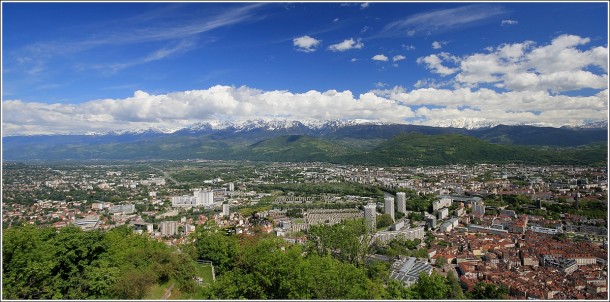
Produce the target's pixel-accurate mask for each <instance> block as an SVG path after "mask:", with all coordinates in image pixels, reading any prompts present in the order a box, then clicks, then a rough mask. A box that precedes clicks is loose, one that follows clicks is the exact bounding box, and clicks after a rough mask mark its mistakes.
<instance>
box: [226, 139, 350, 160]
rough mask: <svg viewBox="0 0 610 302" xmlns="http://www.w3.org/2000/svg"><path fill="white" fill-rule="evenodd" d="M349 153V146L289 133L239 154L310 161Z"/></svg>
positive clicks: (257, 157)
mask: <svg viewBox="0 0 610 302" xmlns="http://www.w3.org/2000/svg"><path fill="white" fill-rule="evenodd" d="M349 153H350V150H349V149H348V148H347V147H345V146H342V145H339V144H336V143H332V142H330V141H328V140H325V139H321V138H316V137H311V136H306V135H288V136H279V137H275V138H271V139H268V140H263V141H260V142H257V143H255V144H252V145H250V146H248V147H247V148H244V149H242V150H240V151H239V152H238V153H237V154H238V155H240V156H241V157H243V158H246V159H251V160H265V161H295V162H309V161H329V160H330V159H331V158H333V157H334V156H338V155H346V154H349Z"/></svg>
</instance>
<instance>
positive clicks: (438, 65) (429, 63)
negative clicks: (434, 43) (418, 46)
mask: <svg viewBox="0 0 610 302" xmlns="http://www.w3.org/2000/svg"><path fill="white" fill-rule="evenodd" d="M458 60H459V59H458V58H457V57H454V56H451V55H450V54H448V53H445V52H442V53H440V54H438V55H435V54H431V55H429V56H426V57H421V58H418V59H417V63H419V64H425V65H426V68H428V69H429V70H430V71H432V72H433V73H437V74H440V75H441V76H448V75H452V74H454V73H456V72H458V70H459V69H458V68H451V67H448V66H445V65H443V62H454V63H455V62H457V61H458Z"/></svg>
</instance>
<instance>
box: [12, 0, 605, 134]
mask: <svg viewBox="0 0 610 302" xmlns="http://www.w3.org/2000/svg"><path fill="white" fill-rule="evenodd" d="M2 117H3V119H2V135H3V136H7V135H31V134H58V133H89V132H103V131H112V130H119V129H121V130H125V129H148V128H156V129H169V130H175V129H179V128H183V127H187V126H189V125H192V124H195V123H198V122H210V121H245V120H258V119H262V120H304V121H305V120H307V121H311V122H323V121H327V120H352V119H360V120H370V121H378V122H387V123H404V124H420V125H430V126H449V125H457V124H459V123H464V122H475V123H483V124H485V123H489V124H499V123H501V124H532V125H541V126H553V127H560V126H563V125H579V124H583V123H588V122H593V121H600V120H606V121H607V119H608V4H607V3H605V2H587V3H582V2H574V3H570V2H556V3H552V2H542V3H540V2H539V3H528V2H503V3H500V2H488V3H485V2H436V3H429V2H425V3H424V2H401V3H376V2H372V3H366V2H349V3H341V2H326V3H296V2H293V3H290V2H289V3H269V2H266V3H265V2H262V3H261V2H242V3H205V2H200V3H162V2H149V3H110V2H106V3H103V2H102V3H99V2H98V3H85V2H83V3H43V2H37V3H18V2H14V3H11V2H8V3H7V2H2ZM456 123H457V124H456Z"/></svg>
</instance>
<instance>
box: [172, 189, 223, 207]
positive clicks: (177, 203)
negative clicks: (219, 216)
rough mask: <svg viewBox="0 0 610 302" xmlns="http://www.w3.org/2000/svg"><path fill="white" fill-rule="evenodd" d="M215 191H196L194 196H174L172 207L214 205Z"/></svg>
mask: <svg viewBox="0 0 610 302" xmlns="http://www.w3.org/2000/svg"><path fill="white" fill-rule="evenodd" d="M212 206H214V192H212V191H194V192H193V196H188V195H185V196H172V207H212Z"/></svg>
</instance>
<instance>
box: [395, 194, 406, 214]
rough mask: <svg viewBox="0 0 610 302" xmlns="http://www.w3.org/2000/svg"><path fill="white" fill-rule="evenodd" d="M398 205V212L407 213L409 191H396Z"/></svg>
mask: <svg viewBox="0 0 610 302" xmlns="http://www.w3.org/2000/svg"><path fill="white" fill-rule="evenodd" d="M396 206H397V207H398V209H397V210H398V212H400V213H404V214H407V193H405V192H398V193H396Z"/></svg>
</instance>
